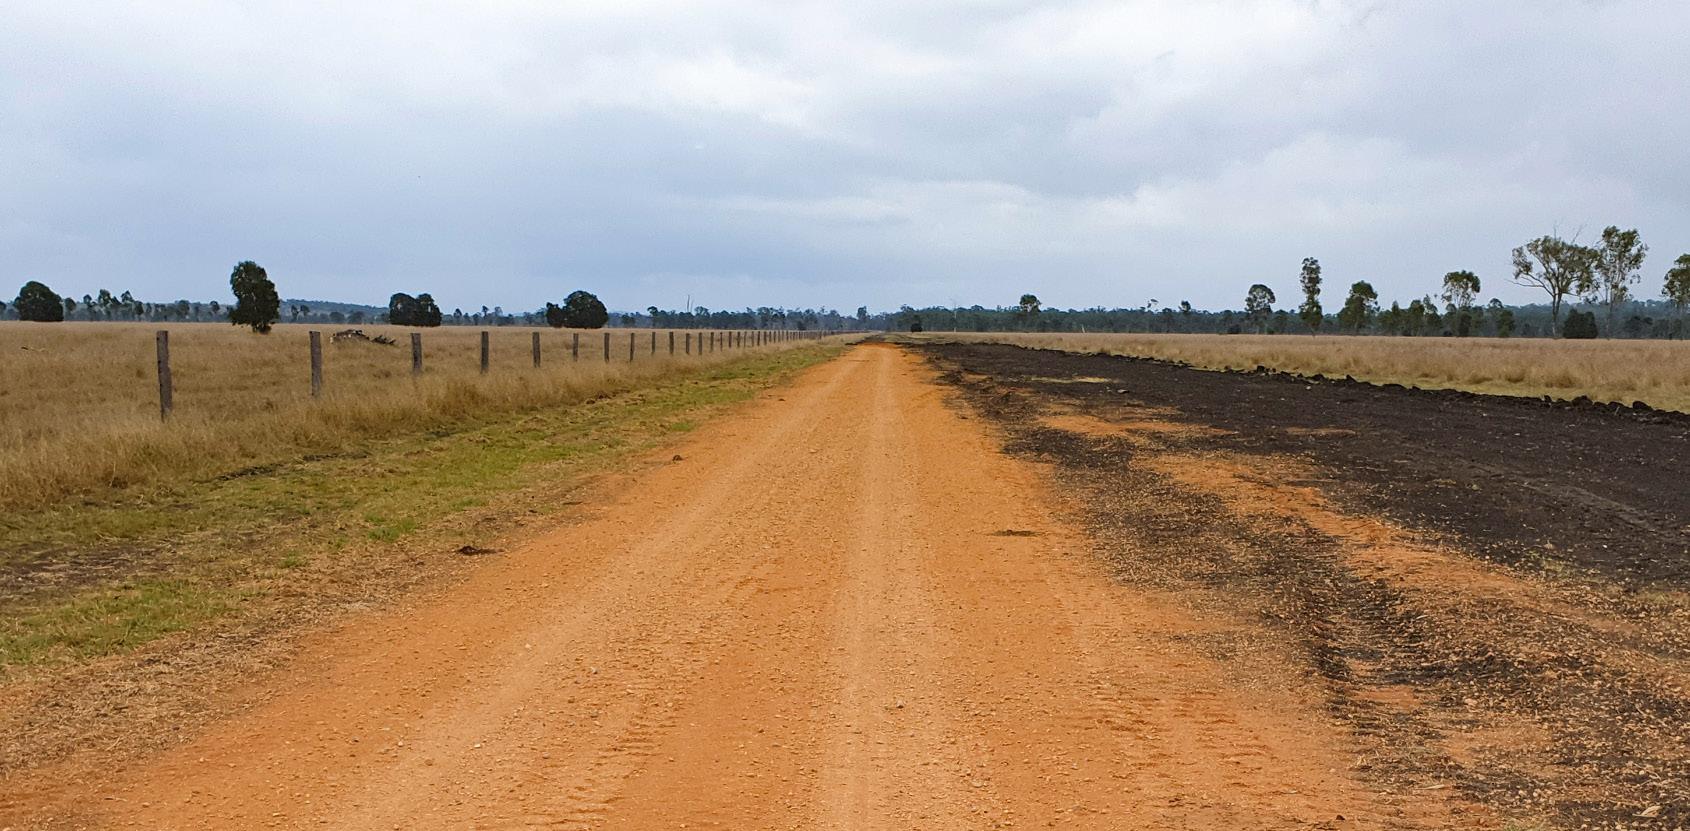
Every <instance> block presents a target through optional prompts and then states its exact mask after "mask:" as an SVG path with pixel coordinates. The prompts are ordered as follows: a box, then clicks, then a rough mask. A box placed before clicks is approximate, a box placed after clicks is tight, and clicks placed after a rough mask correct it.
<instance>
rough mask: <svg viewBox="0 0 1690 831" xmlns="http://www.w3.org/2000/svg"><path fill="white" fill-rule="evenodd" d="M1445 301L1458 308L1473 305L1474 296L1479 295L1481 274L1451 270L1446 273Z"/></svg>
mask: <svg viewBox="0 0 1690 831" xmlns="http://www.w3.org/2000/svg"><path fill="white" fill-rule="evenodd" d="M1442 296H1443V299H1444V302H1445V303H1449V304H1451V305H1453V306H1455V308H1457V309H1466V308H1468V307H1470V306H1472V305H1473V298H1475V297H1478V296H1479V275H1477V274H1474V273H1473V272H1471V271H1451V272H1450V273H1448V274H1445V275H1444V293H1443V295H1442Z"/></svg>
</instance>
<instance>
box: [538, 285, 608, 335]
mask: <svg viewBox="0 0 1690 831" xmlns="http://www.w3.org/2000/svg"><path fill="white" fill-rule="evenodd" d="M609 322H610V312H608V311H606V310H605V308H604V304H603V303H600V302H599V299H598V298H597V297H594V296H593V295H592V293H590V292H585V291H575V292H570V294H569V296H568V297H565V298H564V299H563V305H562V306H559V305H557V304H555V303H547V304H546V325H547V326H550V327H552V328H554V329H561V328H563V327H565V326H567V327H569V328H571V329H601V328H603V327H604V325H605V324H606V323H609Z"/></svg>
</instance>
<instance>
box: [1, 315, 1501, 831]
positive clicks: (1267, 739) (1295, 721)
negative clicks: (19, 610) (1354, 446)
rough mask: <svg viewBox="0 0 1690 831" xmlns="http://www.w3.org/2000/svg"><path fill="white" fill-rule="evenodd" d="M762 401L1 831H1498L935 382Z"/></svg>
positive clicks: (844, 374)
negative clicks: (1123, 574) (1414, 772)
mask: <svg viewBox="0 0 1690 831" xmlns="http://www.w3.org/2000/svg"><path fill="white" fill-rule="evenodd" d="M766 403H767V406H763V407H759V408H755V409H748V410H746V411H744V412H742V413H741V414H740V415H739V416H738V417H736V418H734V419H732V420H729V421H723V422H719V423H716V424H713V425H708V426H706V427H704V428H702V429H700V430H699V431H697V432H696V433H695V434H694V435H693V436H692V437H691V438H689V439H688V440H687V441H686V442H684V443H683V444H682V445H681V446H680V447H679V448H678V449H673V450H670V451H665V456H664V458H669V456H668V454H669V453H674V454H675V455H676V457H677V458H675V460H674V461H673V462H672V463H671V464H667V465H665V466H662V467H661V468H659V469H657V470H655V471H654V472H652V473H651V474H649V475H645V476H642V477H640V478H639V479H638V480H637V481H635V482H633V483H632V487H630V489H629V490H628V491H627V492H626V493H625V494H623V495H622V496H620V497H618V498H616V499H615V500H613V501H611V502H610V503H608V504H604V505H602V506H600V507H599V508H598V509H597V510H596V511H595V513H594V515H593V516H591V517H590V518H588V519H586V520H584V521H582V522H580V523H578V524H576V525H573V526H570V527H568V528H566V529H563V530H561V531H559V532H558V533H556V534H554V535H552V536H549V537H547V538H544V539H540V540H538V541H536V542H534V543H532V544H530V545H526V546H522V547H519V548H516V549H513V550H510V551H508V552H506V553H504V554H501V555H500V556H499V557H498V558H492V559H489V560H487V561H486V563H487V565H486V566H485V568H484V569H482V570H480V571H478V572H477V573H476V574H474V575H473V576H472V577H471V578H470V579H469V580H468V581H466V582H465V583H463V584H461V585H458V586H455V587H453V588H452V589H451V590H449V591H446V592H443V593H440V594H439V595H438V596H434V597H429V598H420V599H418V600H417V601H416V602H415V604H414V605H412V606H411V607H409V608H406V609H402V610H396V611H394V612H391V613H382V614H379V615H372V616H370V617H368V618H366V619H364V620H361V621H359V622H355V623H353V624H351V625H348V626H346V627H343V628H341V629H339V630H337V631H334V632H330V633H327V634H325V635H323V636H322V637H321V638H319V639H316V640H315V641H313V642H312V643H311V644H310V645H309V646H308V647H307V648H306V649H305V650H303V652H302V654H301V656H300V658H299V659H298V661H297V666H296V667H295V668H294V671H293V672H290V673H288V674H287V675H286V676H285V677H283V678H281V679H278V680H276V681H274V682H269V683H266V684H264V685H262V687H263V688H262V689H258V690H253V691H249V694H250V695H251V706H250V707H249V708H247V709H246V711H245V712H244V714H242V715H240V716H239V717H236V718H234V719H232V720H229V721H227V722H224V723H222V724H219V725H216V726H214V727H213V728H212V729H210V730H208V731H206V732H204V733H203V734H201V735H199V736H197V737H194V738H192V739H191V740H190V741H187V742H185V743H184V744H183V745H182V746H180V747H179V748H177V749H175V750H172V751H170V752H168V753H166V754H165V755H163V756H162V757H159V758H154V759H149V760H146V761H144V762H142V763H138V764H134V765H130V766H128V767H126V768H122V769H116V770H113V769H109V768H107V767H105V766H103V765H102V764H101V760H100V759H98V758H95V757H93V756H89V757H87V758H82V759H78V760H73V761H72V762H71V763H70V764H67V765H66V766H64V767H62V768H60V769H57V770H52V771H41V772H37V773H36V774H34V775H29V776H19V777H14V778H13V779H11V780H8V781H7V782H5V783H4V792H5V794H6V796H5V798H4V799H0V827H3V826H7V825H11V826H15V827H46V828H61V827H84V826H87V827H131V826H133V827H145V828H233V827H261V826H272V827H283V828H307V827H309V828H322V827H328V828H341V829H362V828H371V829H373V828H393V827H404V828H471V827H476V828H514V827H527V826H533V825H546V826H552V827H561V828H589V827H590V828H595V829H596V828H683V827H686V828H736V829H737V828H791V827H805V828H947V829H949V828H1006V827H1041V826H1047V825H1061V826H1064V827H1075V828H1097V829H1113V828H1203V829H1209V828H1256V829H1306V828H1415V827H1426V828H1442V827H1450V826H1452V825H1453V826H1462V827H1483V826H1486V825H1494V824H1495V822H1494V817H1492V816H1490V815H1489V814H1487V813H1485V812H1484V811H1482V810H1478V809H1475V808H1474V807H1473V806H1471V805H1470V804H1469V803H1468V802H1467V801H1466V800H1465V798H1464V797H1463V796H1462V795H1461V794H1460V793H1458V792H1456V791H1454V790H1452V789H1448V788H1442V787H1436V786H1437V785H1438V782H1436V781H1430V780H1428V781H1427V782H1425V783H1423V785H1424V787H1422V788H1421V789H1411V788H1397V789H1390V788H1381V787H1380V786H1379V784H1378V783H1377V782H1376V781H1375V780H1374V779H1373V778H1372V777H1370V776H1369V775H1367V774H1366V772H1365V771H1358V770H1357V769H1356V768H1355V765H1354V760H1355V759H1356V757H1357V753H1358V749H1359V745H1358V744H1357V742H1356V738H1355V735H1354V732H1353V731H1352V730H1351V729H1350V727H1349V725H1348V722H1347V721H1346V716H1345V714H1343V713H1335V712H1334V711H1332V710H1331V709H1330V707H1329V703H1330V702H1329V698H1328V696H1327V690H1326V687H1325V686H1324V682H1323V681H1322V679H1320V678H1318V677H1311V676H1309V675H1307V674H1306V673H1305V672H1304V668H1303V667H1302V666H1301V665H1299V664H1297V663H1295V662H1293V661H1290V660H1287V659H1286V658H1287V655H1283V654H1278V653H1274V654H1268V653H1261V654H1259V655H1258V656H1257V659H1251V660H1250V662H1249V663H1248V665H1247V667H1246V669H1247V671H1241V666H1242V665H1241V662H1240V660H1239V659H1238V657H1237V654H1236V649H1235V647H1234V646H1232V645H1233V644H1235V643H1238V642H1241V641H1244V640H1252V639H1254V634H1253V633H1252V632H1251V631H1250V630H1249V626H1250V624H1249V622H1247V621H1240V620H1239V619H1238V618H1237V617H1236V616H1235V615H1232V614H1230V613H1210V612H1207V611H1204V610H1202V609H1199V608H1196V607H1194V606H1192V605H1191V604H1188V603H1185V602H1183V601H1181V600H1180V599H1179V598H1178V597H1177V596H1175V595H1173V594H1170V593H1169V592H1167V591H1165V590H1164V589H1162V588H1160V587H1156V586H1150V585H1147V584H1140V585H1122V584H1120V583H1119V582H1117V581H1115V580H1112V579H1111V577H1110V575H1109V573H1108V571H1107V570H1106V568H1105V567H1104V564H1103V562H1102V561H1100V560H1099V559H1098V558H1097V557H1096V556H1095V554H1094V551H1093V546H1094V542H1093V541H1092V540H1091V539H1090V538H1088V537H1087V536H1086V535H1085V534H1084V533H1082V532H1080V531H1079V530H1077V529H1076V528H1074V527H1072V526H1070V525H1067V524H1065V523H1064V522H1063V521H1062V520H1061V519H1059V517H1058V513H1059V511H1058V508H1057V505H1056V503H1053V501H1052V500H1051V498H1050V495H1049V492H1048V489H1047V480H1046V479H1045V478H1044V473H1043V472H1042V471H1041V469H1040V468H1038V467H1036V466H1032V465H1028V464H1025V463H1023V462H1020V461H1017V460H1016V459H1014V458H1011V457H1008V456H1005V455H1003V454H1001V453H1000V452H999V445H998V442H997V439H996V438H995V437H994V436H993V435H992V434H991V433H990V432H989V431H988V430H987V429H986V425H985V424H984V423H983V422H981V421H980V420H979V419H977V418H973V417H971V416H969V414H968V413H967V412H966V411H963V410H960V409H957V408H956V407H955V406H954V402H952V401H951V400H950V396H949V394H948V393H947V392H946V391H945V390H944V389H943V388H942V387H941V386H939V385H937V384H935V383H934V382H933V374H932V372H931V371H930V370H928V369H927V368H926V367H925V366H924V365H923V364H922V362H921V361H920V360H919V359H918V358H917V357H915V356H912V355H910V354H908V353H905V352H902V351H899V350H897V349H895V348H892V347H885V346H880V347H875V346H868V347H863V348H859V349H857V350H854V351H852V352H851V353H849V354H848V355H847V356H845V357H844V358H842V359H840V360H838V361H835V362H833V363H831V364H828V365H826V366H824V367H821V368H819V369H817V370H814V371H811V372H810V373H808V374H807V375H806V376H804V377H803V379H802V380H801V381H800V382H799V383H797V384H796V385H794V386H792V387H790V388H787V389H785V390H783V391H781V392H780V393H779V394H778V395H773V396H771V397H770V400H769V401H768V402H766ZM1180 544H1181V545H1183V544H1184V543H1183V542H1181V543H1180ZM1294 646H1295V644H1294V643H1291V642H1290V641H1285V640H1283V639H1281V640H1275V641H1273V646H1272V649H1274V650H1290V649H1292V648H1293V647H1294Z"/></svg>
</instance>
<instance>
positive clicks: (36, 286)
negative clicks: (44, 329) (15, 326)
mask: <svg viewBox="0 0 1690 831" xmlns="http://www.w3.org/2000/svg"><path fill="white" fill-rule="evenodd" d="M12 308H14V309H16V310H17V312H18V320H33V321H36V322H38V323H58V322H59V321H61V320H64V319H65V304H64V298H62V297H59V296H58V295H57V294H55V293H53V290H52V289H50V288H47V286H46V284H45V283H40V282H37V281H35V280H31V281H29V282H27V283H24V284H23V286H22V287H20V288H19V289H18V299H16V300H14V301H12Z"/></svg>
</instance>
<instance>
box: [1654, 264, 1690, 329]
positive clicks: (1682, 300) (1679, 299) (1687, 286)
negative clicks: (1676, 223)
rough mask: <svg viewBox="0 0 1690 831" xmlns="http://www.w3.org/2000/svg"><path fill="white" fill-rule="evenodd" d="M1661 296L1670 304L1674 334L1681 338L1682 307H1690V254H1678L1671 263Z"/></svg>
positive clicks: (1682, 323) (1682, 327) (1682, 326)
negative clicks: (1673, 321) (1673, 315)
mask: <svg viewBox="0 0 1690 831" xmlns="http://www.w3.org/2000/svg"><path fill="white" fill-rule="evenodd" d="M1661 296H1662V297H1665V298H1666V299H1667V302H1668V303H1671V304H1672V308H1673V311H1674V312H1676V313H1677V315H1678V322H1677V332H1676V334H1677V335H1678V336H1680V337H1682V336H1683V329H1684V307H1685V306H1690V254H1680V255H1679V257H1678V259H1677V260H1674V261H1673V264H1672V268H1670V269H1668V270H1667V281H1666V285H1664V286H1662V287H1661Z"/></svg>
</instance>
